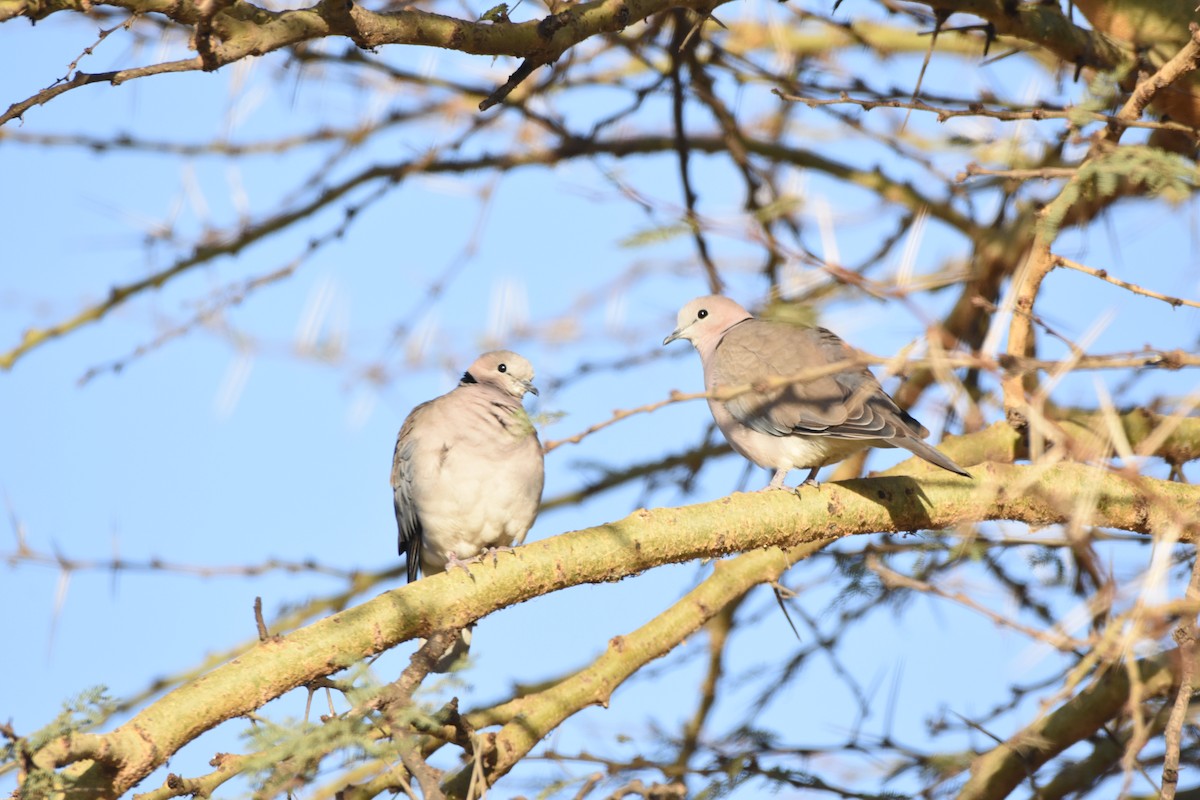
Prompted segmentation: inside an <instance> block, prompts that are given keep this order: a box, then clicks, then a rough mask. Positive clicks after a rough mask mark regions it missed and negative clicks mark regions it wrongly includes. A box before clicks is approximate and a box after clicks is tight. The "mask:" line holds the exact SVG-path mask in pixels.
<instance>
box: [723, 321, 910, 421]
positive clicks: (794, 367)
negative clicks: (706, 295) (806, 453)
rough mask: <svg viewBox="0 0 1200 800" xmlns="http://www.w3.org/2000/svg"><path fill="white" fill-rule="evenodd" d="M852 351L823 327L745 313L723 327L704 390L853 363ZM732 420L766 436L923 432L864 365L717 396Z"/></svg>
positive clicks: (757, 382)
mask: <svg viewBox="0 0 1200 800" xmlns="http://www.w3.org/2000/svg"><path fill="white" fill-rule="evenodd" d="M854 358H855V354H854V351H853V350H852V349H851V348H850V346H849V345H847V344H846V343H845V342H843V341H842V340H841V339H840V338H838V336H837V335H836V334H834V333H832V332H831V331H828V330H826V329H824V328H802V327H799V326H796V325H791V324H789V323H783V322H771V321H768V320H757V319H751V320H746V321H744V322H741V323H738V324H737V325H734V326H733V327H732V328H730V329H729V330H728V331H727V332H726V333H725V336H724V337H723V338H722V339H721V342H720V343H719V344H718V345H717V347H716V350H715V352H714V354H713V359H712V362H713V363H712V374H711V380H710V388H732V387H735V386H744V385H754V384H761V383H763V382H764V381H767V380H768V379H771V378H779V377H787V376H791V375H798V374H802V373H804V372H805V371H807V370H812V369H814V368H818V367H822V366H826V365H829V364H836V363H838V362H843V361H844V362H852V361H853V360H854ZM724 402H725V407H726V409H727V410H728V411H729V413H730V414H732V415H733V416H734V417H735V418H736V419H737V420H738V421H739V422H741V423H742V424H743V425H746V426H747V427H749V428H752V429H753V430H756V431H758V432H759V433H764V434H768V435H770V436H790V435H793V434H797V433H800V434H810V435H821V436H831V437H834V438H838V439H880V440H887V439H892V438H896V437H910V436H915V437H924V436H927V435H928V433H929V432H928V431H926V430H925V428H924V427H923V426H922V425H921V424H920V423H919V422H917V421H916V420H915V419H913V418H912V417H911V416H909V415H908V414H907V413H906V412H905V411H903V410H902V409H901V408H900V407H899V406H897V405H896V403H895V401H893V400H892V398H890V397H888V395H887V393H886V392H884V391H883V387H882V386H880V385H879V381H878V380H876V379H875V376H874V375H872V374H871V371H870V370H868V369H867V368H866V367H865V366H862V365H853V364H851V365H849V366H847V367H846V368H845V369H844V370H841V371H839V372H836V373H833V374H830V375H823V376H821V377H817V378H813V379H811V380H806V381H802V382H796V383H791V384H788V385H786V386H779V387H774V388H770V389H765V390H764V391H757V390H752V391H749V392H746V393H745V394H741V395H738V396H737V397H734V398H731V399H729V400H726V401H724Z"/></svg>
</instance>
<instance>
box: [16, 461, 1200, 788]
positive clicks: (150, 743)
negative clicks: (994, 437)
mask: <svg viewBox="0 0 1200 800" xmlns="http://www.w3.org/2000/svg"><path fill="white" fill-rule="evenodd" d="M914 468H915V467H914ZM925 474H928V473H927V472H926V473H925ZM973 474H974V475H975V476H976V480H975V481H968V480H965V479H962V478H958V477H954V476H945V477H943V476H942V475H937V476H934V477H929V478H925V479H922V480H915V479H914V478H912V477H907V476H898V477H891V478H875V479H867V480H856V481H847V482H845V483H842V484H826V485H825V486H823V487H822V488H821V489H820V490H818V491H811V490H806V491H804V492H802V493H801V494H800V495H798V496H797V495H796V494H793V493H791V492H769V493H765V494H757V493H756V494H753V495H744V494H743V495H732V496H730V497H725V498H721V499H720V500H716V501H714V502H711V503H704V504H701V505H696V506H689V507H684V508H662V509H655V510H642V511H638V512H635V513H634V514H632V515H630V516H629V517H627V518H625V519H623V520H620V521H618V522H613V523H609V524H607V525H601V526H598V527H595V528H590V529H586V530H583V531H577V532H574V533H570V534H565V535H562V536H557V537H553V538H551V539H547V540H543V541H539V542H533V543H531V544H527V545H525V546H523V547H520V548H518V549H517V550H516V552H515V554H513V555H511V556H504V555H501V556H500V557H499V560H498V562H497V563H496V564H495V565H493V564H492V562H491V561H488V562H485V563H481V564H477V565H475V566H473V567H472V568H471V569H470V574H469V575H468V574H466V573H465V572H464V571H461V570H453V571H451V572H449V573H445V574H442V575H436V576H433V577H431V578H427V579H423V580H421V581H418V582H416V583H414V584H411V585H408V586H405V587H403V588H401V589H397V590H393V591H390V592H386V593H385V594H383V595H381V596H380V597H378V598H376V599H374V600H371V601H369V602H367V603H364V604H362V605H360V606H357V607H355V608H352V609H349V610H347V611H344V612H342V613H339V614H335V615H333V616H331V617H328V618H326V619H324V620H321V621H320V622H317V623H315V624H313V625H310V626H309V627H307V628H303V629H301V630H297V631H294V632H293V633H291V634H288V635H286V636H282V637H278V638H276V639H272V640H270V641H267V642H262V643H260V644H258V645H256V646H255V647H252V648H251V649H249V650H248V651H246V652H245V653H243V654H242V655H241V656H240V657H238V658H236V659H234V660H233V661H231V662H229V663H227V664H225V665H224V666H221V667H218V668H217V669H215V670H213V671H212V672H210V673H208V674H207V675H205V676H203V677H202V678H200V679H198V680H196V681H193V682H192V683H190V684H187V685H185V686H182V687H180V688H179V689H177V690H175V691H174V692H171V693H170V694H168V695H166V696H165V697H163V698H162V699H161V700H159V701H158V702H156V703H154V704H153V705H151V706H150V707H148V708H146V709H145V710H143V711H142V712H141V713H139V714H138V715H136V716H135V717H134V718H133V719H132V720H130V721H129V722H128V723H126V724H124V725H122V726H121V727H119V728H117V729H116V730H114V731H112V732H111V733H107V734H102V735H96V736H95V737H92V738H89V739H88V740H87V741H86V748H85V751H84V752H79V751H77V750H76V749H75V748H74V747H73V743H72V740H71V739H58V740H54V741H53V742H51V743H50V744H48V745H47V746H46V747H45V748H44V749H43V750H42V751H40V752H39V753H37V754H35V758H34V763H35V764H36V765H37V766H38V767H40V768H42V769H54V768H56V767H61V766H64V765H68V764H74V765H75V768H74V769H73V770H70V771H68V772H64V773H60V776H59V777H60V778H61V779H62V780H64V781H66V782H68V783H69V784H70V786H69V788H70V790H71V791H72V793H73V795H72V796H73V797H77V798H91V797H101V796H113V795H119V794H121V793H123V792H124V791H125V790H126V789H128V788H129V787H130V786H132V785H133V784H135V783H136V782H137V781H139V780H140V779H141V778H143V777H145V775H147V774H148V773H149V772H150V771H151V770H153V769H154V768H156V767H157V766H159V765H160V764H162V763H163V761H164V760H165V759H167V758H169V757H170V755H171V754H172V753H174V752H176V751H178V750H179V749H180V748H181V747H183V746H184V745H185V744H186V743H187V742H189V741H191V740H192V739H194V738H195V737H197V736H199V735H200V734H201V733H203V732H204V731H205V730H208V729H210V728H212V727H214V726H215V725H217V724H219V723H221V722H223V721H225V720H228V719H231V718H233V717H236V716H239V715H242V714H246V713H248V712H250V711H253V710H255V709H257V708H259V707H260V706H262V705H263V704H264V703H266V702H268V701H269V700H271V699H273V698H275V697H279V696H280V695H282V694H284V693H285V692H287V691H290V690H292V689H294V688H296V687H299V686H304V685H306V684H308V683H310V682H311V681H313V680H315V679H317V678H320V677H324V676H326V675H330V674H332V673H335V672H337V671H339V670H341V669H344V668H346V667H348V666H350V665H352V664H354V663H357V662H358V661H359V660H360V659H362V658H364V657H366V656H369V655H373V654H376V653H379V652H382V651H384V650H387V649H388V648H391V647H394V646H395V645H397V644H399V643H400V642H403V641H406V640H409V639H412V638H415V637H418V636H428V635H430V634H431V633H433V632H434V630H435V629H441V628H458V627H463V626H465V625H467V624H468V623H470V622H472V621H474V620H476V619H479V618H480V617H482V616H485V615H487V614H489V613H491V612H493V611H496V610H498V609H500V608H503V607H506V606H511V605H514V604H518V603H521V602H524V601H526V600H529V599H532V598H534V597H538V596H541V595H544V594H547V593H549V592H553V591H556V590H558V589H562V588H566V587H568V586H574V585H578V584H584V583H596V582H605V581H616V580H620V579H622V578H625V577H628V576H630V575H635V574H637V573H640V572H642V571H645V570H647V569H650V568H652V567H654V566H658V565H660V564H667V563H679V562H685V561H691V560H694V559H698V558H715V557H720V556H724V555H728V554H730V553H734V552H739V551H746V550H753V549H760V548H767V547H785V548H791V547H797V546H800V545H803V544H808V543H812V542H816V541H822V540H825V539H828V538H836V537H842V536H849V535H855V534H862V533H870V532H875V531H908V530H924V529H938V528H944V527H950V526H953V525H957V524H960V523H963V522H977V521H979V520H996V519H1008V520H1016V521H1022V522H1026V523H1029V524H1033V525H1048V524H1054V523H1063V522H1067V521H1073V522H1075V523H1078V524H1082V525H1099V526H1104V527H1112V528H1119V529H1123V530H1129V531H1135V532H1140V533H1146V534H1151V533H1154V532H1157V531H1162V530H1166V529H1167V528H1169V527H1175V528H1178V529H1179V530H1180V532H1181V535H1180V539H1181V540H1182V541H1188V542H1191V541H1195V540H1196V537H1197V534H1198V533H1200V531H1198V528H1200V520H1197V519H1195V518H1194V517H1189V518H1185V519H1183V520H1181V519H1180V516H1181V515H1180V510H1182V509H1191V508H1196V507H1197V505H1200V487H1194V486H1189V485H1182V484H1177V483H1168V482H1165V481H1158V480H1153V479H1148V478H1139V479H1136V480H1131V479H1129V478H1126V477H1124V476H1122V475H1119V474H1116V473H1113V472H1109V471H1106V470H1102V469H1095V468H1090V467H1085V466H1081V465H1078V464H1068V463H1063V464H1058V465H1054V466H1050V467H1042V466H1030V467H1012V466H1003V465H996V464H984V465H979V466H977V467H975V469H974V471H973ZM1085 487H1086V489H1087V493H1088V496H1091V497H1094V498H1095V501H1094V505H1093V507H1092V508H1091V509H1090V510H1087V509H1084V510H1081V509H1080V508H1079V503H1078V497H1079V496H1080V495H1083V494H1084V488H1085ZM435 620H436V621H437V622H436V623H435V622H434V621H435ZM435 624H436V627H435ZM100 754H102V755H103V759H104V761H103V763H101V762H91V763H88V762H86V761H83V759H90V758H93V757H95V756H97V755H100ZM76 762H78V763H76Z"/></svg>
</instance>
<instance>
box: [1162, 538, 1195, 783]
mask: <svg viewBox="0 0 1200 800" xmlns="http://www.w3.org/2000/svg"><path fill="white" fill-rule="evenodd" d="M1192 559H1193V563H1192V577H1191V580H1190V581H1188V586H1187V592H1186V593H1185V594H1184V597H1185V598H1186V599H1188V600H1190V601H1192V602H1198V601H1200V558H1197V557H1196V555H1195V553H1193V554H1192ZM1172 638H1173V639H1174V640H1175V643H1176V644H1177V645H1178V646H1179V651H1180V654H1181V658H1180V665H1179V691H1178V692H1177V693H1176V695H1175V703H1174V704H1173V705H1172V706H1171V715H1170V717H1169V718H1168V720H1167V727H1166V731H1165V735H1166V744H1167V750H1166V755H1165V756H1164V757H1163V768H1162V800H1174V797H1175V792H1176V790H1177V789H1178V788H1179V749H1180V740H1181V738H1182V736H1181V734H1182V731H1183V723H1184V720H1186V719H1187V714H1188V708H1189V707H1190V706H1191V703H1192V695H1193V693H1194V692H1195V691H1196V685H1195V683H1196V653H1195V647H1196V643H1197V641H1200V629H1198V628H1197V625H1196V615H1195V614H1189V615H1187V616H1186V617H1185V618H1184V619H1183V620H1181V621H1180V623H1179V627H1178V628H1176V629H1175V632H1174V633H1173V634H1172Z"/></svg>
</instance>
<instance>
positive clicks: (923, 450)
mask: <svg viewBox="0 0 1200 800" xmlns="http://www.w3.org/2000/svg"><path fill="white" fill-rule="evenodd" d="M891 443H892V444H894V445H896V446H897V447H903V448H904V449H905V450H907V451H909V452H910V453H912V454H913V455H918V456H920V457H921V458H923V459H925V460H926V461H928V462H929V463H930V464H936V465H938V466H939V467H941V468H942V469H945V470H949V471H950V472H953V473H955V474H956V475H962V476H963V477H964V478H969V477H971V473H969V472H967V471H966V470H965V469H963V468H962V467H960V466H959V465H958V464H955V463H954V461H952V460H951V459H950V457H949V456H947V455H944V454H943V453H942V451H940V450H938V449H937V448H935V447H933V446H932V445H930V444H927V443H926V442H923V441H921V440H920V439H916V438H913V437H910V436H900V437H897V438H895V439H893V440H892V442H891Z"/></svg>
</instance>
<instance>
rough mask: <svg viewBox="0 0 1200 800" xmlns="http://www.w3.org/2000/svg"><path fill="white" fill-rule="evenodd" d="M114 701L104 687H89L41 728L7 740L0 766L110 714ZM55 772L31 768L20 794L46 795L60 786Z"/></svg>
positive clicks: (90, 725) (59, 776) (59, 777)
mask: <svg viewBox="0 0 1200 800" xmlns="http://www.w3.org/2000/svg"><path fill="white" fill-rule="evenodd" d="M115 708H116V703H115V702H114V701H113V699H112V698H111V697H109V696H108V689H107V687H105V686H93V687H92V688H90V689H85V690H83V691H82V692H80V693H79V694H78V695H76V696H75V697H73V698H71V699H70V700H67V701H66V702H64V703H63V707H62V711H60V712H59V713H58V715H57V716H56V717H54V719H52V720H50V722H49V723H48V724H47V725H45V726H44V727H42V728H39V729H38V730H36V731H34V732H33V733H31V734H29V736H25V737H21V738H18V739H15V740H11V741H9V742H8V743H7V744H6V745H5V746H4V748H3V749H2V750H0V765H4V764H7V763H9V762H11V761H15V760H16V759H17V758H18V757H19V756H20V755H22V754H24V755H30V754H32V753H35V752H37V751H38V750H39V749H41V748H42V747H44V746H45V745H47V744H49V743H50V742H52V741H54V740H55V739H58V738H60V737H63V736H67V735H69V734H72V733H78V732H80V731H83V730H86V729H88V728H92V727H94V726H95V725H97V724H99V723H100V722H101V721H102V720H104V719H106V718H107V717H108V716H110V715H111V714H112V713H113V711H114V710H115ZM62 782H63V781H62V776H61V775H59V774H58V773H57V772H45V771H41V770H31V771H30V772H29V774H28V775H26V777H25V782H24V783H23V785H22V787H21V792H22V796H24V797H48V796H50V795H51V794H53V793H55V792H56V791H58V790H59V789H61V787H62Z"/></svg>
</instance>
